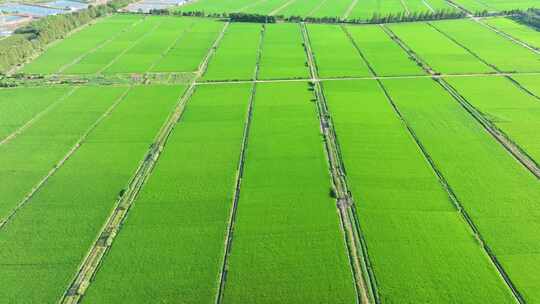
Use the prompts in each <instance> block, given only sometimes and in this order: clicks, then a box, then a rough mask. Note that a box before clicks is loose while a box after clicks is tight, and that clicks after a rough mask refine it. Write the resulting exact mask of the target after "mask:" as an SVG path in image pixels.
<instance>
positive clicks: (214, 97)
mask: <svg viewBox="0 0 540 304" xmlns="http://www.w3.org/2000/svg"><path fill="white" fill-rule="evenodd" d="M250 91H251V85H250V84H249V85H216V86H209V85H205V86H200V87H198V88H197V89H196V91H195V93H194V95H193V96H192V97H191V99H190V100H189V101H188V104H187V107H186V109H185V113H184V114H183V116H182V118H181V121H180V123H179V125H178V126H177V127H176V128H175V130H174V131H173V133H172V134H171V136H170V137H169V139H168V141H167V144H166V146H165V149H164V151H163V153H162V154H161V157H160V158H159V160H158V163H157V165H156V167H155V168H154V170H153V172H152V175H151V176H150V178H149V180H148V183H147V184H146V185H145V186H144V188H143V189H142V191H141V193H140V194H139V197H138V198H137V199H136V201H135V202H134V204H133V206H132V208H131V210H130V211H129V215H128V218H127V220H126V221H125V223H124V224H123V225H122V229H121V230H120V232H119V234H118V236H117V238H116V239H115V242H114V245H113V247H112V249H111V251H110V252H109V254H108V255H107V256H106V257H105V259H104V262H103V264H102V265H101V267H100V269H99V271H98V273H97V276H96V277H95V280H94V281H93V282H92V283H91V285H90V288H89V289H88V292H87V293H86V295H85V297H84V298H83V301H82V303H126V302H129V303H149V302H154V301H159V302H177V301H179V300H180V301H182V302H185V303H215V297H216V294H217V289H218V287H219V273H220V271H221V266H222V259H223V252H224V248H223V247H224V242H225V231H226V229H227V223H228V220H229V212H230V209H231V206H232V199H233V195H234V193H233V190H234V184H235V174H236V168H237V165H238V159H239V155H240V150H241V144H242V134H243V126H244V121H245V119H246V112H247V109H248V101H249V96H250ZM216 130H219V132H216ZM217 151H219V153H216V152H217ZM155 282H160V283H159V284H155Z"/></svg>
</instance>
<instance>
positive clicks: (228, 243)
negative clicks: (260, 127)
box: [216, 24, 266, 304]
mask: <svg viewBox="0 0 540 304" xmlns="http://www.w3.org/2000/svg"><path fill="white" fill-rule="evenodd" d="M265 30H266V26H265V25H264V24H263V25H262V28H261V35H260V38H259V48H258V51H257V60H256V63H255V70H254V72H253V79H257V77H258V76H259V63H260V60H261V55H262V47H263V41H264V33H265ZM256 89H257V83H256V82H253V84H252V87H251V94H250V96H249V103H248V112H247V116H246V119H245V123H244V133H243V136H242V145H241V149H240V159H239V161H238V168H237V170H236V186H235V191H234V196H233V202H232V208H231V213H230V215H229V224H228V227H227V237H226V238H225V252H224V254H223V263H222V268H221V273H220V280H219V289H218V292H217V294H216V304H220V303H223V296H224V294H225V284H226V283H227V273H228V267H229V257H230V255H231V250H232V242H233V235H234V225H235V223H236V211H237V210H238V201H239V200H240V190H241V186H242V178H243V177H244V162H245V158H246V150H247V144H248V139H249V130H250V127H251V121H252V117H253V103H254V100H255V94H256V91H257V90H256Z"/></svg>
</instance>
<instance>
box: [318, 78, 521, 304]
mask: <svg viewBox="0 0 540 304" xmlns="http://www.w3.org/2000/svg"><path fill="white" fill-rule="evenodd" d="M323 86H324V89H325V90H324V92H325V95H326V97H327V100H328V104H329V111H330V115H331V116H332V118H333V119H332V120H333V122H334V127H335V130H336V133H337V137H338V139H339V142H340V151H341V154H342V157H343V161H344V164H345V169H346V171H347V181H348V184H349V186H350V189H351V191H352V195H353V197H354V198H355V204H356V211H357V213H358V219H359V221H360V226H361V227H362V231H363V234H364V237H365V239H366V241H367V248H368V254H369V258H370V260H371V262H372V265H373V266H372V267H373V270H374V273H375V278H376V279H377V287H378V288H377V289H378V292H379V296H380V298H381V302H382V303H453V302H460V303H481V302H483V303H487V302H491V303H512V295H511V293H510V290H509V289H508V288H506V286H505V284H504V282H503V281H502V279H501V278H500V277H499V275H498V274H497V271H496V269H495V267H494V266H493V265H492V264H491V262H490V260H489V258H488V256H487V255H486V254H485V253H484V252H483V249H482V248H481V246H480V245H479V244H478V242H477V241H476V240H475V238H474V236H473V234H472V231H471V230H470V229H469V228H468V227H467V224H466V223H465V221H464V220H463V219H462V218H461V216H460V214H459V213H458V212H457V211H456V209H455V207H454V205H453V203H452V201H451V200H450V198H449V196H448V194H447V193H446V191H445V190H444V188H443V187H442V185H441V183H440V182H439V180H438V178H437V176H436V175H435V173H434V171H433V170H432V168H431V167H430V165H429V163H428V162H427V161H426V158H425V157H424V155H423V154H422V152H421V150H420V148H419V147H418V146H417V144H416V142H415V141H414V138H413V137H412V136H411V134H410V133H409V132H408V130H407V128H406V127H405V125H404V124H403V122H402V121H401V119H400V117H399V116H398V115H397V114H396V113H395V111H394V109H393V108H392V105H391V103H390V102H389V101H388V100H387V99H386V96H385V95H384V93H383V91H382V90H381V89H380V87H379V86H378V84H377V82H375V81H372V80H355V81H351V80H347V81H325V82H323Z"/></svg>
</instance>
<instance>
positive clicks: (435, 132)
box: [383, 79, 540, 302]
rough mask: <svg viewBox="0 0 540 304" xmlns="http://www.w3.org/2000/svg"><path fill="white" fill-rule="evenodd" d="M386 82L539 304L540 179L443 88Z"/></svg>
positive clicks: (422, 82)
mask: <svg viewBox="0 0 540 304" xmlns="http://www.w3.org/2000/svg"><path fill="white" fill-rule="evenodd" d="M383 82H384V84H385V86H386V87H387V89H388V90H389V93H390V96H392V98H393V99H394V101H395V102H396V104H397V106H398V107H399V109H400V111H401V113H402V114H403V115H404V117H405V119H407V121H409V123H410V125H411V127H412V129H413V130H414V131H415V133H416V135H417V137H418V138H419V140H420V141H421V142H422V144H423V145H424V147H425V149H426V150H427V153H429V155H430V156H431V158H432V159H433V161H434V162H435V164H437V167H438V168H439V170H440V171H441V172H442V174H443V175H444V177H445V178H446V180H447V181H448V184H449V186H450V187H451V188H452V190H453V191H454V193H455V194H456V196H457V198H458V200H459V201H460V202H461V204H462V205H463V207H464V208H465V210H466V211H467V213H468V214H469V216H470V218H471V219H472V221H473V222H474V224H475V225H476V227H477V228H478V230H479V231H480V233H481V234H482V236H483V239H484V240H485V242H486V244H487V245H488V246H489V247H490V248H491V250H492V252H493V254H494V255H495V256H496V257H497V260H498V261H499V262H500V263H501V264H502V266H503V267H504V269H505V271H506V273H507V274H508V276H509V277H510V279H511V280H512V282H513V283H514V285H515V286H516V287H517V289H518V291H519V292H520V293H521V294H522V295H523V297H524V298H525V301H527V302H536V301H538V300H539V299H540V291H539V290H538V288H536V287H537V286H538V285H537V284H538V283H539V282H540V274H539V273H538V272H536V271H531V267H532V269H535V267H537V266H536V265H540V254H539V253H538V252H540V235H539V234H538V233H537V231H539V229H540V223H539V222H538V220H537V219H538V218H539V216H540V211H539V209H538V208H537V207H538V197H540V187H538V179H537V178H536V177H535V176H534V175H533V174H532V173H530V172H529V171H528V170H527V169H525V167H523V166H522V164H521V163H519V162H518V161H517V160H516V159H515V158H514V157H513V156H512V155H510V153H508V151H506V149H505V148H504V147H503V146H502V145H501V144H500V143H499V142H497V141H496V140H495V139H494V138H493V137H492V136H491V135H490V134H489V133H488V132H486V131H485V130H484V129H483V127H482V126H481V125H480V124H479V123H478V122H477V121H476V120H475V119H474V118H473V117H472V116H471V115H470V114H469V113H468V112H467V111H466V110H465V109H463V108H462V107H461V105H460V104H459V103H458V102H457V101H455V100H453V98H452V97H450V95H449V94H447V93H446V92H445V91H444V89H443V88H442V87H441V86H439V85H438V84H437V83H436V82H435V81H433V80H431V79H392V80H384V81H383ZM524 258H525V259H524Z"/></svg>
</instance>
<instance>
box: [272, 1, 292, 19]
mask: <svg viewBox="0 0 540 304" xmlns="http://www.w3.org/2000/svg"><path fill="white" fill-rule="evenodd" d="M294 2H296V0H289V1H287V2H285V4H283V5H282V6H280V7H278V8H276V9H274V10H273V11H271V12H270V13H269V14H268V15H269V16H274V15H275V14H277V13H279V12H280V11H281V10H283V9H284V8H286V7H287V6H289V5H291V4H293V3H294Z"/></svg>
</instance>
